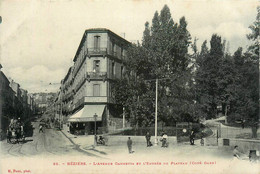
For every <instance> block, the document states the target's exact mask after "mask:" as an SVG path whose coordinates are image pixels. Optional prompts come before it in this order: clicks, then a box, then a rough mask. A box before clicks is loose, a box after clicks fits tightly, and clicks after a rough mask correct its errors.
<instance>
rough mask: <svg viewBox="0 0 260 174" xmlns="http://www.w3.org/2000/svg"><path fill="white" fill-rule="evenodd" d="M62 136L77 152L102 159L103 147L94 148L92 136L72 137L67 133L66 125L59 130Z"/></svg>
mask: <svg viewBox="0 0 260 174" xmlns="http://www.w3.org/2000/svg"><path fill="white" fill-rule="evenodd" d="M61 132H62V133H63V135H64V136H65V137H66V138H68V139H69V140H70V142H71V143H72V144H73V145H74V146H75V147H76V148H78V149H79V150H81V151H84V152H86V153H88V154H89V155H91V156H96V157H102V158H104V157H105V156H104V155H106V153H105V152H104V150H105V149H104V148H103V147H104V146H94V135H73V134H71V133H69V128H68V127H67V125H65V124H64V125H63V129H62V130H61Z"/></svg>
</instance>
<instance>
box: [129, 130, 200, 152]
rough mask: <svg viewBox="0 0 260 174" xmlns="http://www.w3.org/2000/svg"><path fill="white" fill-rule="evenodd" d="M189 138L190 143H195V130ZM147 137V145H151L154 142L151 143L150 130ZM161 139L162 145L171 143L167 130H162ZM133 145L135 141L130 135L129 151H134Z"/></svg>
mask: <svg viewBox="0 0 260 174" xmlns="http://www.w3.org/2000/svg"><path fill="white" fill-rule="evenodd" d="M189 138H190V144H191V145H194V140H195V133H194V131H191V133H190V137H189ZM145 139H146V147H151V146H152V145H153V144H152V143H151V135H150V133H149V132H146V135H145ZM160 141H161V142H162V146H161V147H168V145H169V142H168V135H167V134H166V133H165V132H162V134H161V138H160ZM132 146H133V141H132V139H131V137H128V140H127V147H128V151H129V153H133V150H132Z"/></svg>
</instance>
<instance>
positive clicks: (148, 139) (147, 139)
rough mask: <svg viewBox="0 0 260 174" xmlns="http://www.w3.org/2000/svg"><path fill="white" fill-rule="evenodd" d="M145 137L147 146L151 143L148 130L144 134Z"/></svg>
mask: <svg viewBox="0 0 260 174" xmlns="http://www.w3.org/2000/svg"><path fill="white" fill-rule="evenodd" d="M145 139H146V144H147V147H150V146H152V143H151V135H150V133H149V132H147V133H146V135H145Z"/></svg>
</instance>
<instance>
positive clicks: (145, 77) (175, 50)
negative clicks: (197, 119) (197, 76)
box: [115, 5, 193, 126]
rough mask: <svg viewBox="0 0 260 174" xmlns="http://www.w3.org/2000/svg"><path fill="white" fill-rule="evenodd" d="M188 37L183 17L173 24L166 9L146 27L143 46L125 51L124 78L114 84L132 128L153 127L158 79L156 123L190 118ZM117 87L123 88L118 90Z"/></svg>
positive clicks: (118, 99)
mask: <svg viewBox="0 0 260 174" xmlns="http://www.w3.org/2000/svg"><path fill="white" fill-rule="evenodd" d="M190 39H191V38H190V34H189V32H188V30H187V22H186V20H185V18H184V17H182V18H181V19H180V20H179V24H177V23H175V22H174V21H173V19H172V17H171V13H170V9H169V8H168V6H167V5H165V6H164V7H163V9H162V10H161V12H160V14H159V13H158V12H157V11H156V12H155V14H154V17H153V19H152V26H150V25H149V23H148V22H146V23H145V30H144V32H143V40H142V44H141V45H140V44H138V45H132V46H130V47H129V48H128V52H127V54H128V55H127V56H128V60H127V62H126V66H127V68H126V74H125V75H126V76H125V78H124V79H122V80H119V81H117V82H116V83H115V86H118V87H117V88H115V89H119V88H120V89H121V90H122V91H121V92H119V93H116V100H117V102H119V103H120V104H122V105H123V106H124V107H125V108H126V111H127V115H128V117H129V119H130V120H131V121H132V123H133V125H137V126H150V125H152V124H154V115H155V113H154V111H155V91H156V90H155V79H159V88H158V120H159V121H160V122H164V124H165V125H174V124H175V122H176V121H177V120H180V118H181V115H182V114H190V115H192V112H191V111H192V109H191V107H190V104H191V103H192V102H193V100H192V97H193V95H192V93H191V86H190V85H189V83H190V80H191V77H192V76H191V68H190V67H189V64H190V61H191V60H190V56H189V55H188V47H189V44H190ZM120 85H122V86H121V87H120Z"/></svg>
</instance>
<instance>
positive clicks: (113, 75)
mask: <svg viewBox="0 0 260 174" xmlns="http://www.w3.org/2000/svg"><path fill="white" fill-rule="evenodd" d="M112 77H115V62H112Z"/></svg>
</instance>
